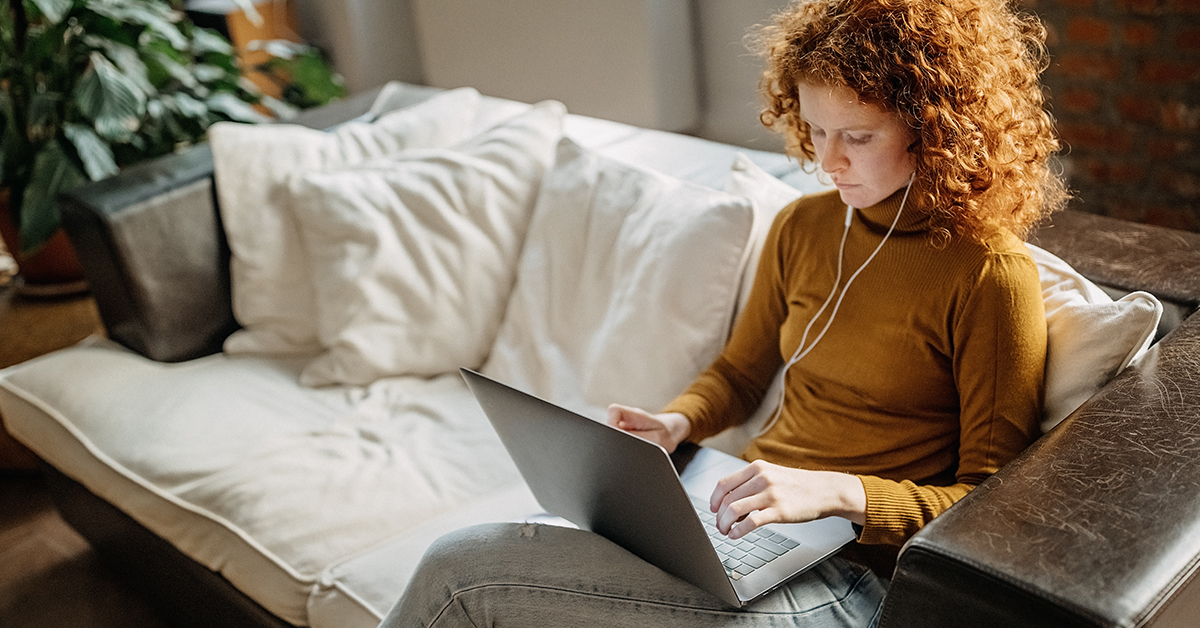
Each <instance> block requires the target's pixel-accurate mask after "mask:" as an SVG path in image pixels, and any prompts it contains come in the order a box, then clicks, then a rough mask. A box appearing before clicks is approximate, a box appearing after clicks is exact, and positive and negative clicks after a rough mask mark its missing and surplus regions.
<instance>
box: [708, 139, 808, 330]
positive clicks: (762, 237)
mask: <svg viewBox="0 0 1200 628" xmlns="http://www.w3.org/2000/svg"><path fill="white" fill-rule="evenodd" d="M725 191H726V192H729V193H730V194H737V195H739V196H745V197H746V198H748V199H750V202H751V203H752V204H753V205H754V235H753V236H752V239H751V249H750V261H749V262H748V263H747V264H746V271H745V272H744V273H743V275H742V286H741V289H740V290H741V293H740V296H739V297H738V310H737V311H738V313H739V314H740V313H741V311H742V309H743V308H745V307H746V300H747V299H749V298H750V286H751V285H752V284H753V283H754V275H755V273H756V272H758V260H759V258H760V257H762V249H763V243H764V242H766V239H767V231H769V230H770V229H771V223H773V222H774V221H775V216H776V215H777V214H778V213H779V212H780V211H781V210H783V208H784V207H787V206H788V205H791V204H792V201H795V200H796V199H798V198H800V197H801V196H803V195H804V193H803V192H801V191H800V190H797V189H796V188H794V187H792V186H790V185H788V184H786V183H784V182H783V181H780V180H779V178H777V177H775V176H774V175H772V174H771V173H769V172H767V171H766V170H763V169H762V168H761V167H760V166H759V165H758V164H756V163H754V162H753V161H752V160H751V159H750V158H749V157H748V156H746V154H745V153H741V152H739V153H736V154H734V156H733V167H732V168H730V170H729V180H728V181H727V182H726V183H725Z"/></svg>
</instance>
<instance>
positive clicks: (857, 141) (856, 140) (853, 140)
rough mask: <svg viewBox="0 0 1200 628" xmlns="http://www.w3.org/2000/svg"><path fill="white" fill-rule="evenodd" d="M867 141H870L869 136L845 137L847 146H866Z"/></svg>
mask: <svg viewBox="0 0 1200 628" xmlns="http://www.w3.org/2000/svg"><path fill="white" fill-rule="evenodd" d="M869 141H871V136H870V135H847V136H846V143H847V144H854V145H861V144H866V143H867V142H869Z"/></svg>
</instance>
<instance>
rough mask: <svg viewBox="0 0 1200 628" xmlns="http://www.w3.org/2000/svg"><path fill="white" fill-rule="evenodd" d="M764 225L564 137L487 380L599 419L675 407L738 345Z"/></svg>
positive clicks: (728, 201)
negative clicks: (743, 281)
mask: <svg viewBox="0 0 1200 628" xmlns="http://www.w3.org/2000/svg"><path fill="white" fill-rule="evenodd" d="M753 223H754V218H753V210H752V209H751V207H750V204H749V202H747V201H746V200H745V199H742V198H739V197H736V196H733V195H731V194H727V193H725V192H720V191H717V190H713V189H710V188H705V187H701V186H698V185H695V184H691V183H687V182H685V181H680V180H678V179H674V178H672V177H668V176H666V175H663V174H659V173H655V172H651V171H647V170H641V169H639V168H636V167H634V166H631V165H626V164H623V163H621V162H618V161H615V160H612V159H609V158H607V157H603V156H601V155H598V154H596V153H594V152H591V151H589V150H587V149H584V148H581V147H580V146H579V145H577V144H575V143H574V142H573V141H571V140H570V139H564V140H563V141H561V142H560V143H559V146H558V158H557V161H556V162H555V165H554V168H553V170H551V171H550V172H549V173H548V174H547V175H546V178H545V181H544V182H543V185H542V190H541V192H540V193H539V196H538V202H537V207H536V209H535V210H534V214H533V219H532V221H531V223H530V226H529V234H528V236H527V239H526V242H525V250H524V251H523V252H522V254H521V260H520V265H519V267H518V271H517V284H516V287H515V288H514V290H513V295H512V298H511V299H510V301H509V304H508V312H507V314H506V316H505V319H504V324H503V326H502V327H501V330H500V334H499V336H498V337H497V339H496V344H495V345H494V347H493V348H492V355H491V357H490V358H489V359H488V362H487V364H486V366H485V367H484V372H485V373H486V374H488V375H491V376H493V377H496V378H498V379H500V380H502V381H506V382H509V383H512V384H513V385H515V386H517V387H519V388H522V389H525V390H529V391H531V392H533V393H534V394H538V395H541V396H543V397H546V398H549V399H552V400H555V401H557V402H559V403H561V404H564V405H567V406H568V407H571V408H572V409H574V410H576V411H579V412H581V413H584V414H586V415H588V416H592V417H593V418H600V417H602V416H603V414H604V408H606V407H607V405H608V404H609V403H611V402H621V403H629V404H632V405H638V406H642V407H647V408H657V407H660V406H662V405H664V404H666V403H667V402H668V401H670V400H671V399H672V398H674V396H675V395H677V394H679V392H680V391H682V390H683V388H684V387H685V386H686V385H687V384H689V383H690V382H691V380H692V379H693V378H694V377H695V376H696V375H697V374H698V373H699V372H700V371H701V370H702V369H703V368H705V367H707V366H708V364H709V363H710V362H711V361H712V360H713V359H714V358H715V357H716V355H717V353H719V352H720V349H721V347H722V345H723V344H724V342H725V340H726V337H727V336H728V333H729V328H730V325H731V319H732V316H733V310H734V304H735V301H736V299H737V288H738V283H739V280H740V277H741V273H742V270H743V269H744V267H745V263H746V259H747V256H748V252H749V246H748V245H749V238H750V233H751V230H752V229H753Z"/></svg>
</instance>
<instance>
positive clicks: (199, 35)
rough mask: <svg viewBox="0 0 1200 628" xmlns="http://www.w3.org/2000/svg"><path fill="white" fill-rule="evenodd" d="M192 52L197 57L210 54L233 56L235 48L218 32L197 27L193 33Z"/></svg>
mask: <svg viewBox="0 0 1200 628" xmlns="http://www.w3.org/2000/svg"><path fill="white" fill-rule="evenodd" d="M192 52H193V53H194V54H195V55H196V56H197V57H200V56H203V55H206V54H208V53H216V54H219V55H233V46H232V45H231V44H230V43H229V42H228V41H226V40H225V38H224V37H222V36H221V34H220V33H218V32H217V31H214V30H212V29H210V28H200V27H196V28H195V29H194V30H193V31H192Z"/></svg>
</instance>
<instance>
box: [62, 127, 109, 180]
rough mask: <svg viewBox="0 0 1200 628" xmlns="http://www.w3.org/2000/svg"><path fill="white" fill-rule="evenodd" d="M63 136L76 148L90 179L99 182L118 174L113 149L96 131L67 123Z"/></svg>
mask: <svg viewBox="0 0 1200 628" xmlns="http://www.w3.org/2000/svg"><path fill="white" fill-rule="evenodd" d="M63 135H66V136H67V139H68V140H70V142H71V145H72V146H74V147H75V152H76V153H77V154H78V155H79V160H80V161H81V162H83V170H84V172H86V173H87V176H88V178H89V179H91V180H92V181H99V180H100V179H104V178H106V177H111V176H112V175H114V174H117V171H118V170H119V168H117V160H116V158H115V157H113V152H112V149H111V148H109V147H108V142H105V141H104V140H102V139H100V136H98V135H96V132H95V131H93V130H91V129H90V128H88V127H86V126H83V125H82V124H71V123H67V124H64V125H63Z"/></svg>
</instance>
